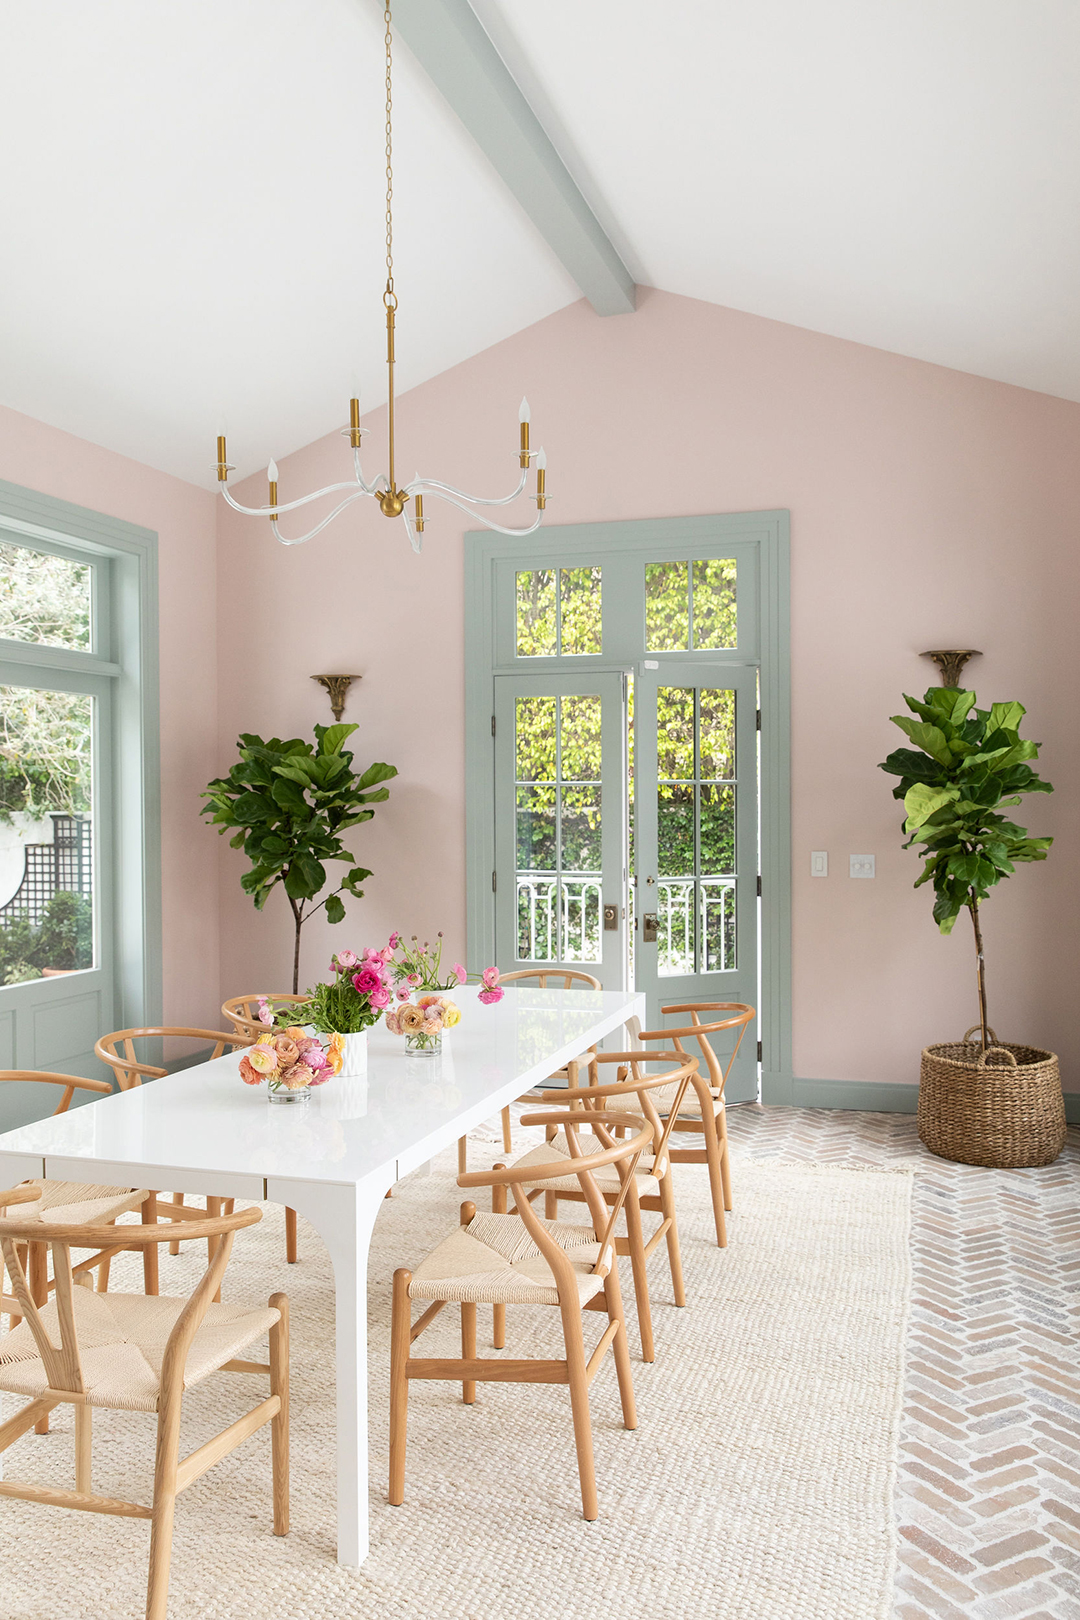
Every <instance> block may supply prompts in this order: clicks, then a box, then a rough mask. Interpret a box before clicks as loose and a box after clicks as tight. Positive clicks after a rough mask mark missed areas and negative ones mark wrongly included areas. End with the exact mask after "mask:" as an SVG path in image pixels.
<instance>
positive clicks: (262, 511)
mask: <svg viewBox="0 0 1080 1620" xmlns="http://www.w3.org/2000/svg"><path fill="white" fill-rule="evenodd" d="M220 488H221V493H222V494H223V495H224V497H225V499H226V500H227V501H228V503H229V505H230V506H231V507H232V509H233V511H234V512H243V514H244V516H245V517H270V516H271V515H272V514H276V513H281V512H295V511H296V509H297V507H298V506H310V504H311V502H312V501H317V500H319V498H320V497H321V496H323V495H335V494H336V493H337V491H338V490H339V489H351V490H352V491H353V497H354V498H355V496H356V495H371V494H373V493H374V491H373V490H370V489H368V487H367V485H366V484H364V485H362V486H361V488H360V489H357V488H356V485H355V484H353V483H344V484H327V486H326V488H325V489H317V490H316V491H315V492H314V494H312V495H301V497H300V499H299V500H298V501H279V502H278V504H277V505H276V506H241V505H240V502H239V501H237V500H234V499H233V497H232V495H231V494H230V493H229V487H228V485H227V484H222V485H221V486H220ZM348 504H349V503H348V501H346V502H345V505H346V506H347V505H348ZM339 510H340V508H339Z"/></svg>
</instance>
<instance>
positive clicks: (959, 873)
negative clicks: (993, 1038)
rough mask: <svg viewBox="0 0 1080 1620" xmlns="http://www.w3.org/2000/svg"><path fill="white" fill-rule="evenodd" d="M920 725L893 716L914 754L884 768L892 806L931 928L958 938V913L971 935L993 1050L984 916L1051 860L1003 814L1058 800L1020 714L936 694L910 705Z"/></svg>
mask: <svg viewBox="0 0 1080 1620" xmlns="http://www.w3.org/2000/svg"><path fill="white" fill-rule="evenodd" d="M904 702H905V703H906V704H907V706H908V708H909V709H910V710H911V714H912V715H913V716H914V718H911V717H910V716H908V715H903V714H894V715H893V716H892V717H891V718H892V723H893V725H894V726H899V727H900V730H901V731H903V732H906V733H907V736H908V739H909V741H910V742H912V743H913V744H914V747H913V748H897V749H896V750H895V751H894V752H893V753H891V754H890V755H889V757H888V759H886V760H884V761H883V762H882V764H881V767H880V769H881V770H883V771H888V772H889V774H890V775H891V776H898V777H899V778H900V781H899V783H898V784H897V786H896V787H894V788H893V798H894V799H902V800H903V801H904V811H905V819H904V824H903V830H904V831H905V832H906V833H909V834H910V837H909V838H908V840H907V842H906V843H905V845H904V848H905V849H910V847H911V846H912V844H916V843H918V844H921V845H922V849H921V850H920V851H919V853H920V855H921V856H922V859H923V869H922V874H921V876H920V877H919V878H918V879H917V881H916V883H915V887H916V888H919V887H920V886H921V885H922V884H923V883H932V884H933V886H934V921H935V922H936V923H937V925H938V927H939V928H940V929H941V932H942V933H943V934H949V933H951V932H952V926H953V923H954V922H955V921H956V919H957V917H958V916H959V915H960V913H961V911H964V910H966V911H968V912H969V913H970V916H971V921H972V925H973V927H974V930H975V955H976V962H977V968H978V981H979V1024H980V1028H981V1031H982V1049H983V1051H984V1052H985V1051H986V1048H987V1046H988V1044H989V1036H988V1033H987V1017H986V971H985V965H984V962H983V938H982V927H981V925H980V920H979V908H980V906H981V905H982V903H983V901H984V900H985V899H986V898H987V896H988V895H989V893H990V890H991V889H992V888H994V887H995V885H996V884H998V883H1000V882H1001V880H1002V878H1004V877H1008V876H1010V874H1011V873H1012V872H1013V871H1014V870H1015V867H1016V863H1017V862H1018V861H1045V859H1046V852H1047V850H1048V849H1049V848H1050V845H1051V844H1052V843H1053V839H1052V838H1030V837H1029V836H1028V832H1027V828H1026V827H1019V826H1017V824H1016V822H1015V821H1011V820H1010V819H1009V817H1008V816H1007V815H1003V814H1002V811H1003V810H1005V809H1008V808H1011V807H1012V806H1013V805H1016V804H1019V803H1020V801H1021V796H1022V795H1023V794H1025V793H1052V792H1053V791H1054V790H1053V788H1052V787H1051V785H1050V783H1049V782H1044V781H1043V780H1042V779H1041V777H1039V775H1038V774H1037V773H1036V772H1035V771H1034V770H1033V769H1032V767H1031V765H1030V764H1029V763H1028V761H1029V760H1033V759H1037V758H1038V754H1039V746H1040V745H1039V744H1038V743H1034V742H1028V741H1027V740H1026V739H1023V738H1021V736H1020V722H1021V720H1022V719H1023V717H1024V713H1025V710H1024V707H1023V705H1022V704H1020V703H995V704H993V705H992V706H991V707H990V708H989V709H977V708H976V707H975V693H974V692H963V691H961V690H960V689H959V688H958V687H952V686H937V687H931V689H930V690H929V691H928V692H927V693H926V695H925V697H924V699H923V701H922V702H921V703H918V702H916V700H915V699H914V698H910V697H908V696H907V695H906V694H905V696H904Z"/></svg>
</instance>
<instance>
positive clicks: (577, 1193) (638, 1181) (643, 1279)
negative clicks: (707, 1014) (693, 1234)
mask: <svg viewBox="0 0 1080 1620" xmlns="http://www.w3.org/2000/svg"><path fill="white" fill-rule="evenodd" d="M660 1062H662V1063H666V1064H667V1065H668V1068H667V1069H666V1070H665V1072H664V1073H662V1074H646V1073H645V1065H646V1064H655V1063H660ZM606 1064H617V1065H618V1069H617V1070H616V1073H617V1076H618V1078H617V1079H616V1080H615V1081H614V1082H612V1083H610V1084H608V1085H603V1084H601V1065H606ZM672 1064H673V1065H674V1067H671V1065H672ZM566 1067H567V1071H568V1078H569V1082H570V1084H569V1087H568V1089H566V1090H559V1091H545V1092H543V1093H542V1094H541V1101H542V1102H545V1103H548V1104H556V1105H557V1106H559V1107H563V1106H565V1107H567V1108H569V1109H570V1111H571V1112H572V1113H573V1112H575V1111H581V1112H583V1113H584V1115H585V1119H584V1120H582V1121H581V1124H579V1126H578V1131H579V1133H580V1131H581V1130H582V1128H583V1127H584V1126H585V1125H586V1124H587V1125H589V1127H590V1129H591V1116H592V1115H594V1114H601V1113H604V1112H609V1113H617V1114H625V1113H631V1114H634V1115H640V1116H642V1117H644V1119H645V1121H646V1123H647V1124H648V1125H649V1126H650V1128H651V1130H652V1142H651V1144H650V1147H649V1150H648V1152H647V1153H646V1154H643V1156H642V1158H641V1161H640V1163H639V1164H638V1167H637V1169H636V1170H635V1172H634V1177H633V1184H632V1185H631V1187H630V1188H629V1190H628V1193H627V1195H626V1205H625V1209H624V1214H625V1216H626V1236H625V1237H622V1236H617V1237H616V1238H615V1250H616V1253H617V1254H623V1255H627V1256H628V1257H629V1259H630V1265H631V1269H632V1271H633V1277H634V1296H635V1300H636V1303H637V1314H638V1328H639V1331H640V1334H641V1357H642V1360H643V1361H654V1360H655V1359H656V1352H655V1347H654V1342H653V1328H652V1307H651V1304H650V1300H649V1279H648V1271H647V1266H648V1262H649V1260H650V1258H651V1257H652V1255H653V1253H654V1252H655V1250H656V1249H657V1248H658V1247H659V1245H660V1242H661V1241H662V1240H666V1243H667V1256H668V1268H669V1270H670V1273H671V1286H672V1291H673V1293H674V1296H675V1304H676V1305H679V1306H681V1305H685V1304H686V1289H685V1287H684V1285H683V1274H682V1260H681V1258H680V1255H679V1230H678V1225H677V1223H676V1218H675V1195H674V1190H673V1187H672V1179H671V1162H670V1157H669V1155H668V1152H667V1147H668V1139H669V1137H670V1135H671V1131H672V1127H673V1126H674V1124H675V1122H676V1120H677V1118H678V1114H679V1108H680V1106H681V1104H682V1101H683V1098H684V1096H685V1094H686V1089H687V1086H688V1085H689V1083H690V1080H691V1078H692V1076H693V1075H694V1074H696V1073H697V1059H696V1058H694V1057H687V1056H686V1055H685V1054H683V1055H682V1056H681V1057H680V1056H679V1055H678V1054H677V1053H675V1052H648V1053H646V1052H598V1053H597V1052H594V1053H591V1054H589V1055H588V1057H583V1058H580V1059H578V1058H572V1059H571V1060H570V1062H569V1063H568V1064H567V1066H566ZM582 1071H584V1072H582ZM657 1094H660V1095H662V1097H663V1098H664V1104H665V1111H666V1115H667V1118H666V1120H663V1119H661V1117H660V1115H659V1114H658V1113H657V1111H656V1107H655V1105H654V1101H653V1099H654V1097H655V1096H656V1095H657ZM547 1135H548V1140H547V1142H545V1143H543V1144H542V1145H541V1146H539V1147H535V1148H533V1149H532V1150H531V1151H530V1152H528V1153H526V1154H524V1155H523V1156H522V1157H521V1158H520V1159H517V1160H515V1162H514V1165H513V1167H512V1168H513V1169H514V1170H515V1171H518V1172H522V1171H525V1172H528V1171H529V1169H530V1167H531V1166H532V1165H534V1164H543V1163H544V1162H546V1161H549V1160H550V1159H551V1156H552V1153H553V1152H557V1153H559V1154H560V1155H561V1156H562V1157H563V1159H564V1165H565V1174H564V1175H563V1177H562V1179H561V1180H559V1181H554V1182H551V1181H549V1182H547V1183H545V1184H543V1185H536V1186H534V1185H533V1183H532V1182H531V1181H526V1185H527V1187H528V1188H529V1193H528V1196H529V1199H530V1200H532V1199H534V1198H537V1197H538V1196H539V1194H540V1193H541V1192H542V1193H543V1194H544V1214H545V1217H546V1218H547V1219H548V1220H556V1219H557V1218H558V1213H559V1210H558V1204H559V1200H560V1199H568V1200H570V1201H571V1202H574V1203H581V1202H583V1201H584V1195H583V1193H582V1191H581V1187H580V1186H579V1185H578V1184H577V1181H576V1177H575V1175H574V1165H573V1158H572V1154H571V1150H570V1144H569V1141H568V1139H567V1137H566V1133H565V1132H564V1131H563V1132H558V1133H556V1131H555V1128H554V1126H550V1125H549V1126H548V1132H547ZM594 1135H595V1140H593V1139H591V1138H589V1137H586V1136H579V1139H580V1143H581V1145H582V1148H583V1151H585V1152H591V1151H594V1149H596V1148H600V1149H603V1148H606V1147H610V1146H611V1144H612V1143H613V1142H614V1141H615V1140H616V1138H615V1137H614V1136H613V1135H612V1134H611V1133H610V1132H609V1131H608V1130H607V1129H606V1128H605V1127H604V1126H603V1125H598V1126H597V1129H596V1131H595V1133H594ZM495 1168H496V1169H501V1168H502V1166H500V1165H496V1166H495ZM595 1179H596V1182H597V1185H598V1187H599V1188H600V1191H601V1193H602V1194H603V1196H604V1198H605V1200H606V1201H607V1202H608V1203H609V1204H610V1203H612V1202H613V1201H614V1200H615V1198H616V1197H617V1196H618V1194H619V1191H620V1187H619V1180H618V1178H617V1177H616V1176H613V1175H612V1173H611V1171H610V1170H609V1171H607V1172H605V1173H602V1174H601V1175H598V1176H597V1177H596V1178H595ZM492 1209H494V1210H502V1209H505V1189H504V1188H502V1187H494V1188H493V1189H492ZM642 1210H646V1211H648V1212H650V1213H653V1212H655V1213H657V1214H659V1215H660V1217H661V1219H660V1223H659V1225H658V1226H657V1228H656V1230H655V1231H654V1232H653V1233H652V1234H651V1235H650V1237H649V1238H648V1240H647V1241H646V1238H645V1234H644V1230H643V1228H642V1224H641V1212H642ZM505 1330H506V1307H505V1306H502V1305H496V1306H495V1310H494V1335H493V1340H494V1344H495V1348H496V1349H502V1347H503V1345H504V1343H505Z"/></svg>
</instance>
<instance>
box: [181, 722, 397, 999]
mask: <svg viewBox="0 0 1080 1620" xmlns="http://www.w3.org/2000/svg"><path fill="white" fill-rule="evenodd" d="M355 730H356V727H355V726H347V725H334V726H316V727H315V746H314V747H312V745H311V743H309V742H305V741H304V739H303V738H302V737H290V738H289V740H288V741H287V742H282V740H281V738H280V737H271V738H270V739H269V740H268V741H264V740H263V738H262V737H259V736H256V734H255V733H254V732H250V731H245V732H241V734H240V739H239V747H240V759H239V761H238V763H237V764H235V765H234V766H233V767H232V770H231V771H230V772H229V774H228V776H219V777H216V778H215V780H214V781H212V782H210V783H209V784H208V786H207V788H206V791H205V793H204V794H203V795H202V796H203V798H204V799H207V800H208V801H209V802H208V803H207V804H205V805H203V808H202V812H201V814H202V815H204V816H209V817H210V820H211V822H212V823H214V824H215V825H216V826H217V828H218V830H219V832H226V831H227V830H228V829H229V828H236V829H237V830H236V832H235V833H234V835H233V837H232V838H231V839H230V840H229V842H230V844H231V845H232V848H233V849H242V850H243V851H244V854H245V855H246V856H247V857H248V860H249V861H250V862H251V869H250V871H247V872H245V873H244V875H243V877H242V878H241V879H240V882H241V885H242V887H243V888H244V890H245V892H246V893H247V894H250V895H251V897H252V899H253V900H254V902H255V908H256V910H257V911H261V910H262V909H263V907H264V906H265V904H266V902H267V899H268V898H269V896H270V894H271V893H272V891H273V890H274V889H275V888H276V887H277V885H278V884H279V883H280V884H282V885H283V886H284V889H285V895H286V898H287V899H288V902H289V905H290V907H291V909H292V914H293V922H294V924H295V930H296V931H295V940H294V945H293V979H292V987H293V994H294V995H296V994H297V993H298V984H299V978H300V930H301V929H302V928H303V926H304V924H305V923H306V922H307V921H308V920H309V918H311V917H313V916H314V914H315V913H316V912H317V911H321V910H322V909H323V907H325V908H326V919H327V921H328V922H332V923H339V922H341V921H342V920H343V919H344V916H345V904H344V901H343V900H342V898H341V896H342V895H343V894H351V895H352V896H353V897H354V898H355V899H357V900H359V899H360V897H361V896H362V895H363V892H364V891H363V889H362V888H361V887H360V884H361V883H363V881H364V879H365V878H369V877H370V876H371V873H370V872H369V871H368V870H367V868H366V867H363V866H357V865H356V856H355V855H353V854H352V853H351V851H350V850H348V849H346V848H345V845H344V844H343V842H342V834H343V833H345V832H347V830H348V829H349V828H350V827H356V826H358V825H359V824H360V822H362V821H370V820H371V818H372V816H373V815H374V814H375V811H374V809H373V808H372V806H373V805H375V804H378V803H380V802H381V801H382V800H384V799H388V798H389V797H390V790H389V788H386V787H381V786H380V785H379V784H380V783H382V782H386V781H388V780H389V779H390V777H392V776H396V775H397V767H396V766H394V765H382V764H377V765H369V766H368V768H367V770H366V771H364V772H363V773H362V774H361V775H358V774H357V773H356V772H355V771H354V770H353V756H352V754H351V753H349V752H348V750H347V749H345V748H343V746H342V745H343V744H344V742H345V740H346V738H348V737H349V736H350V735H351V733H352V732H354V731H355ZM325 861H348V862H349V863H350V869H349V871H348V872H347V873H346V874H345V876H344V877H343V878H342V879H341V881H340V882H339V883H338V885H337V887H336V888H333V889H331V891H330V893H329V894H327V895H324V896H323V898H322V899H321V900H319V899H318V896H319V895H320V894H322V892H323V890H324V889H325V888H326V886H327V884H328V883H329V882H331V881H332V880H331V879H330V877H329V876H328V874H327V870H326V867H325V865H324V864H323V863H324V862H325Z"/></svg>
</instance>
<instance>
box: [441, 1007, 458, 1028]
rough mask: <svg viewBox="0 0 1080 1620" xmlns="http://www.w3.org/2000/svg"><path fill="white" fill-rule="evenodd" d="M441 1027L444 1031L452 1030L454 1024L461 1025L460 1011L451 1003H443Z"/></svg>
mask: <svg viewBox="0 0 1080 1620" xmlns="http://www.w3.org/2000/svg"><path fill="white" fill-rule="evenodd" d="M442 1016H443V1025H444V1027H445V1028H446V1029H453V1027H454V1025H455V1024H460V1023H461V1009H460V1007H458V1006H457V1005H456V1003H455V1002H453V1001H444V1002H443V1015H442Z"/></svg>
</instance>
